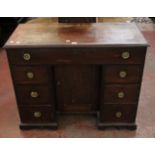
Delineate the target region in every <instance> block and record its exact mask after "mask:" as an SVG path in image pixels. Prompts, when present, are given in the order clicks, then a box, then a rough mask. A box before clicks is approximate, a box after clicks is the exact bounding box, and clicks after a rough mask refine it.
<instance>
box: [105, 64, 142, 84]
mask: <svg viewBox="0 0 155 155" xmlns="http://www.w3.org/2000/svg"><path fill="white" fill-rule="evenodd" d="M142 73H143V66H142V65H109V66H107V67H104V68H103V70H102V74H103V75H102V78H103V81H104V83H140V82H141V78H142Z"/></svg>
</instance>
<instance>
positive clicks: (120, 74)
mask: <svg viewBox="0 0 155 155" xmlns="http://www.w3.org/2000/svg"><path fill="white" fill-rule="evenodd" d="M119 76H120V77H121V78H125V77H126V76H127V72H126V71H120V72H119Z"/></svg>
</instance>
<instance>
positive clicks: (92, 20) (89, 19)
mask: <svg viewBox="0 0 155 155" xmlns="http://www.w3.org/2000/svg"><path fill="white" fill-rule="evenodd" d="M58 21H59V23H95V22H96V17H59V18H58Z"/></svg>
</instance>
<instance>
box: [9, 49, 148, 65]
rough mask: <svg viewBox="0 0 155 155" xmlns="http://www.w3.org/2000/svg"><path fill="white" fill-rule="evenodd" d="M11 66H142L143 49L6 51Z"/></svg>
mask: <svg viewBox="0 0 155 155" xmlns="http://www.w3.org/2000/svg"><path fill="white" fill-rule="evenodd" d="M7 51H8V57H9V60H10V63H11V64H16V65H17V64H23V65H25V64H33V65H36V64H77V63H78V64H143V63H144V59H145V52H146V48H145V47H122V48H121V47H114V48H113V47H111V48H110V47H104V48H101V47H100V48H99V47H98V48H95V47H92V48H86V47H85V48H71V47H70V48H52V49H49V48H44V49H41V48H31V49H28V48H26V49H8V50H7Z"/></svg>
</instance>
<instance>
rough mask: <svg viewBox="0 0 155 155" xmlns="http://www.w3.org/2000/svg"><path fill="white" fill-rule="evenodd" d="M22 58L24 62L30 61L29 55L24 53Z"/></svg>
mask: <svg viewBox="0 0 155 155" xmlns="http://www.w3.org/2000/svg"><path fill="white" fill-rule="evenodd" d="M23 58H24V60H26V61H29V60H30V59H31V55H30V53H24V55H23Z"/></svg>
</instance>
